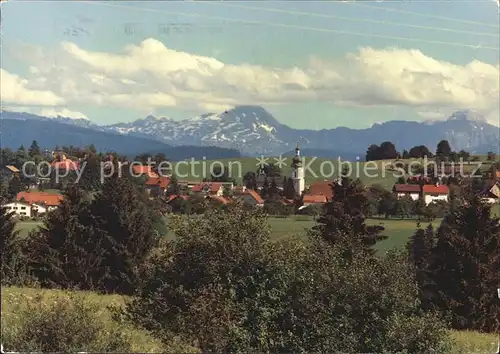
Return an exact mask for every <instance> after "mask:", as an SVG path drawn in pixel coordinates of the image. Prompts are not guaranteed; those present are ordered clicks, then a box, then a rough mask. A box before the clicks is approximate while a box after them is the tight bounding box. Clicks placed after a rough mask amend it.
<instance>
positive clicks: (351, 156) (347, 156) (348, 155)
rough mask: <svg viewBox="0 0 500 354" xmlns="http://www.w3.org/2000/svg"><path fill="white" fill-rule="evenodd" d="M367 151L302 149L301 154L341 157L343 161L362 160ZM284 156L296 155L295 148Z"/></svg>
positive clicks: (332, 158) (329, 158) (323, 157)
mask: <svg viewBox="0 0 500 354" xmlns="http://www.w3.org/2000/svg"><path fill="white" fill-rule="evenodd" d="M365 154H366V151H359V153H355V152H344V151H334V150H327V149H307V148H306V149H302V148H301V149H300V155H301V156H315V157H317V158H322V159H328V160H337V159H338V158H339V157H340V159H341V160H343V161H356V158H359V159H360V161H364V159H365ZM283 156H295V150H291V151H288V152H285V153H284V154H283Z"/></svg>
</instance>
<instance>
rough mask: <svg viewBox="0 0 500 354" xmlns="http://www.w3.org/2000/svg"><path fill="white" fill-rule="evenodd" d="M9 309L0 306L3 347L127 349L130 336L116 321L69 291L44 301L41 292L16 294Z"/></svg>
mask: <svg viewBox="0 0 500 354" xmlns="http://www.w3.org/2000/svg"><path fill="white" fill-rule="evenodd" d="M10 295H11V297H10V298H9V299H6V300H4V301H7V302H10V304H9V307H11V312H10V313H9V314H6V313H5V312H4V306H2V344H3V346H4V349H5V350H8V351H13V350H15V351H22V352H65V353H71V352H81V351H85V352H96V353H105V352H122V353H126V352H130V351H131V349H132V344H131V338H130V337H129V336H128V335H127V333H126V332H125V331H124V328H123V327H121V326H119V325H118V324H114V325H110V323H109V322H105V321H104V320H103V319H102V318H101V317H99V315H98V314H99V312H100V311H101V310H102V309H100V308H99V306H97V305H95V304H92V303H90V302H89V301H88V300H85V299H84V298H83V297H78V296H76V295H72V294H70V293H67V294H64V295H63V296H57V297H53V298H52V299H50V300H52V301H47V299H44V298H43V296H41V295H38V296H35V297H28V296H17V295H14V294H10Z"/></svg>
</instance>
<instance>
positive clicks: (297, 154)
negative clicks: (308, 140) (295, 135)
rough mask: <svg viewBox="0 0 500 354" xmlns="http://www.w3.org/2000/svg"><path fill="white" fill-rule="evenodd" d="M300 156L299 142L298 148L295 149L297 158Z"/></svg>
mask: <svg viewBox="0 0 500 354" xmlns="http://www.w3.org/2000/svg"><path fill="white" fill-rule="evenodd" d="M299 155H300V148H299V142H298V141H297V146H296V147H295V156H299Z"/></svg>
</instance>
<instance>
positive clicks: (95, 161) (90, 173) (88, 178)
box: [78, 154, 102, 191]
mask: <svg viewBox="0 0 500 354" xmlns="http://www.w3.org/2000/svg"><path fill="white" fill-rule="evenodd" d="M81 166H82V169H83V170H82V172H81V177H80V180H79V181H78V183H79V184H80V185H81V186H82V188H83V189H84V190H86V191H97V190H99V189H100V188H101V184H102V183H101V159H100V158H99V156H97V155H95V154H88V155H87V157H86V158H85V159H84V160H82V165H81Z"/></svg>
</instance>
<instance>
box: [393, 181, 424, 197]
mask: <svg viewBox="0 0 500 354" xmlns="http://www.w3.org/2000/svg"><path fill="white" fill-rule="evenodd" d="M392 191H393V192H394V193H395V194H396V196H397V197H398V199H400V198H404V197H410V198H411V199H412V200H418V199H419V198H420V194H421V188H420V185H418V184H395V185H394V187H393V188H392Z"/></svg>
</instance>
